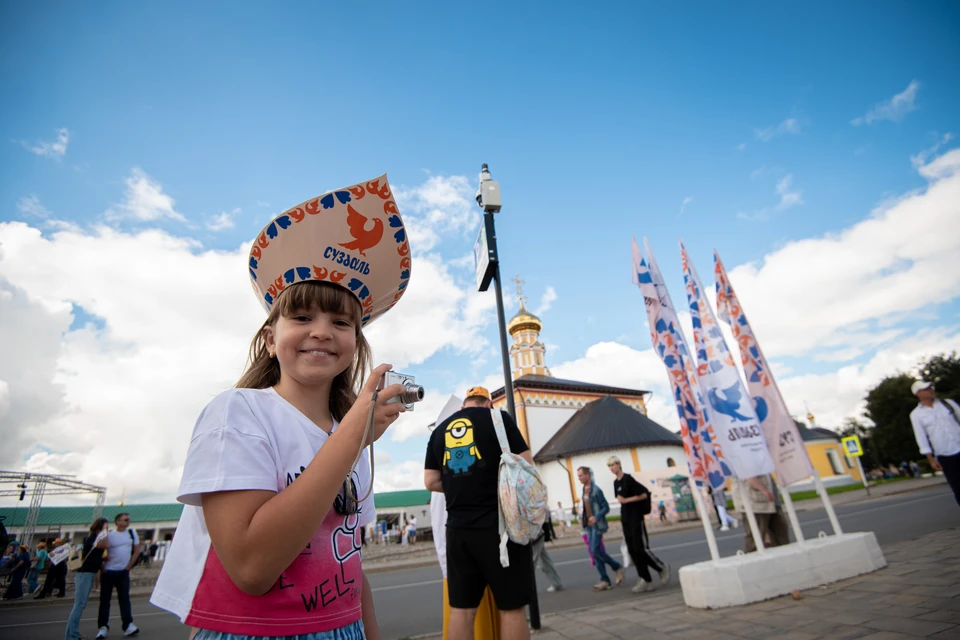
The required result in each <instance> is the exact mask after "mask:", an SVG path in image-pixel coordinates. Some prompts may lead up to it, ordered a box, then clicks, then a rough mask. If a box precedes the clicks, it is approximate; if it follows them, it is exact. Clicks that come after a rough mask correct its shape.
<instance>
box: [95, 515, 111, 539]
mask: <svg viewBox="0 0 960 640" xmlns="http://www.w3.org/2000/svg"><path fill="white" fill-rule="evenodd" d="M107 522H109V520H107V519H106V518H97V519H96V520H94V521H93V524H92V525H90V535H92V536H95V535H97V534H98V533H100V531H101V530H102V529H103V525H105V524H107Z"/></svg>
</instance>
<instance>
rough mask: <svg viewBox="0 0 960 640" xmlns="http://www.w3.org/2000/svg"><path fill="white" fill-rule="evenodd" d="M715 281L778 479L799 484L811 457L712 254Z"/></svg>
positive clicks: (809, 472)
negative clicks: (738, 350)
mask: <svg viewBox="0 0 960 640" xmlns="http://www.w3.org/2000/svg"><path fill="white" fill-rule="evenodd" d="M713 255H714V265H713V267H714V269H713V271H714V279H715V280H716V282H717V314H719V316H720V319H721V320H722V321H724V322H726V323H727V324H728V325H730V330H731V331H732V332H733V337H734V338H735V339H736V341H737V346H738V347H739V348H740V361H741V362H742V363H743V372H744V375H746V377H747V387H748V388H749V389H750V395H751V396H752V397H753V401H754V403H755V404H756V407H757V417H758V418H760V424H761V426H762V427H763V435H764V436H765V437H766V439H767V448H768V449H769V450H770V455H771V456H773V463H774V465H775V466H776V469H777V479H778V480H779V481H780V482H781V483H782V484H783V485H784V486H786V485H788V484H793V483H794V482H799V481H800V480H803V479H805V478H809V477H810V476H812V475H813V465H811V464H810V456H808V455H807V449H806V447H804V446H803V440H801V438H800V431H799V430H798V429H797V424H796V423H795V422H794V421H793V418H792V417H791V416H790V412H789V411H788V410H787V404H786V403H785V402H784V401H783V396H782V395H781V394H780V389H779V388H778V387H777V382H776V380H774V379H773V373H772V372H771V371H770V366H769V365H768V364H767V360H766V358H764V357H763V351H761V350H760V344H759V343H758V342H757V338H756V336H754V334H753V329H752V328H751V327H750V323H749V322H747V316H746V315H745V314H744V312H743V307H741V306H740V301H739V300H738V299H737V294H736V292H735V291H734V290H733V287H732V286H731V285H730V280H729V278H728V277H727V270H726V269H724V267H723V263H722V262H720V256H719V255H718V254H717V253H716V252H714V254H713Z"/></svg>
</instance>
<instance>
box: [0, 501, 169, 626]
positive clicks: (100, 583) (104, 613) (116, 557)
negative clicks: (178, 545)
mask: <svg viewBox="0 0 960 640" xmlns="http://www.w3.org/2000/svg"><path fill="white" fill-rule="evenodd" d="M113 524H114V526H113V527H112V528H111V527H110V523H109V521H108V520H107V519H106V518H98V519H97V520H95V521H94V522H93V523H92V524H91V525H90V529H89V532H88V535H86V536H85V537H84V538H83V540H82V541H80V543H79V544H75V545H74V544H72V543H71V542H68V541H66V540H63V539H62V538H55V539H53V540H51V541H49V542H47V541H42V542H39V543H37V545H36V547H35V552H34V553H33V554H32V555H31V550H30V548H29V547H28V546H27V545H25V544H20V543H13V544H10V545H8V547H7V549H6V552H5V553H4V556H3V558H2V560H0V575H4V576H5V577H6V580H7V585H6V589H5V591H4V594H3V599H5V600H19V599H21V598H23V597H24V596H25V595H32V596H33V599H34V600H42V599H44V598H46V597H48V596H53V597H57V598H63V597H65V596H66V591H67V574H68V572H70V571H72V572H73V583H74V587H75V592H74V601H73V609H72V610H71V612H70V615H69V617H68V620H67V626H66V630H65V632H64V639H65V640H78V639H82V638H86V636H82V635H80V619H81V616H82V615H83V612H84V610H85V609H86V606H87V601H88V599H89V597H90V594H91V593H92V592H93V591H95V590H99V592H100V595H99V609H98V612H97V633H96V636H95V637H96V638H106V637H107V633H108V631H109V630H110V604H111V600H112V599H113V592H114V591H116V592H117V601H118V603H119V605H120V620H121V625H122V631H123V635H124V636H133V635H136V634H138V633H139V632H140V629H139V628H138V627H137V625H136V624H134V622H133V612H132V609H131V606H130V570H131V569H132V568H133V567H135V566H137V565H140V564H143V565H145V566H150V564H151V563H152V561H153V558H154V557H155V556H156V555H157V553H158V551H159V550H160V545H159V543H157V542H156V541H147V542H146V543H144V544H141V543H140V537H139V536H138V535H137V532H136V531H135V530H134V529H132V528H131V527H130V514H128V513H119V514H117V516H116V517H115V519H114V523H113ZM42 575H45V579H44V581H43V584H41V583H40V577H41V576H42ZM24 582H26V584H27V590H26V591H24V589H23V583H24Z"/></svg>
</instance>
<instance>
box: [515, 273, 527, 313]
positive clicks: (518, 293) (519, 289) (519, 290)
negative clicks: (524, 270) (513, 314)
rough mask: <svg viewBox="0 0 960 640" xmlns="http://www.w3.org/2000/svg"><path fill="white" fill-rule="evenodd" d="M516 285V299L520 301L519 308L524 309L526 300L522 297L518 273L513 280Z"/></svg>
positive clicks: (521, 284)
mask: <svg viewBox="0 0 960 640" xmlns="http://www.w3.org/2000/svg"><path fill="white" fill-rule="evenodd" d="M513 281H514V282H516V283H517V297H518V298H519V299H520V308H521V309H524V308H526V303H527V298H526V297H525V296H524V295H523V280H521V279H520V274H519V273H518V274H517V275H516V277H515V278H514V279H513Z"/></svg>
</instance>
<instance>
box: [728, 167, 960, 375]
mask: <svg viewBox="0 0 960 640" xmlns="http://www.w3.org/2000/svg"><path fill="white" fill-rule="evenodd" d="M920 173H921V175H924V176H925V177H927V178H928V179H929V180H930V183H929V184H928V185H927V187H926V188H925V189H919V190H916V191H912V192H909V193H907V194H905V195H903V196H901V197H899V198H896V199H893V200H890V201H887V202H885V203H884V204H882V205H881V206H879V207H877V208H876V209H875V210H874V211H873V212H872V213H871V215H870V216H869V217H868V218H866V219H865V220H862V221H861V222H859V223H857V224H855V225H853V226H851V227H849V228H847V229H845V230H844V231H842V232H840V233H838V234H828V235H824V236H821V237H815V238H808V239H804V240H796V241H792V242H789V243H787V244H786V245H784V246H783V247H781V248H779V249H777V250H776V251H774V252H772V253H770V254H768V255H766V256H765V257H764V258H763V260H761V261H759V262H756V263H750V264H745V265H741V266H739V267H736V268H734V269H731V270H730V279H731V282H732V284H733V286H734V288H736V290H737V294H738V295H739V297H740V300H741V302H742V303H743V305H744V308H745V310H746V312H747V314H748V317H749V318H750V320H751V322H752V323H754V326H755V327H757V328H758V331H759V332H760V337H761V340H762V341H763V345H764V349H765V351H766V353H767V355H768V357H778V356H784V355H804V354H808V353H811V352H813V351H814V350H832V349H839V348H842V347H844V346H846V345H849V344H851V343H852V342H856V341H858V340H862V339H863V337H864V336H871V335H875V334H876V332H875V331H874V330H873V329H871V323H876V322H880V321H882V320H883V319H884V318H885V317H886V316H888V315H891V314H897V313H901V314H902V313H908V312H910V313H913V312H917V311H919V310H920V309H922V308H923V307H924V306H926V305H929V304H935V303H938V302H943V301H946V300H950V299H952V298H954V297H955V296H957V295H958V294H960V236H958V235H957V234H949V233H943V229H947V228H950V225H951V224H953V221H955V220H957V219H960V150H953V151H950V152H948V153H946V154H944V155H942V156H940V157H938V158H936V159H934V160H933V161H931V162H930V163H929V164H927V165H924V166H923V167H921V168H920Z"/></svg>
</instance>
